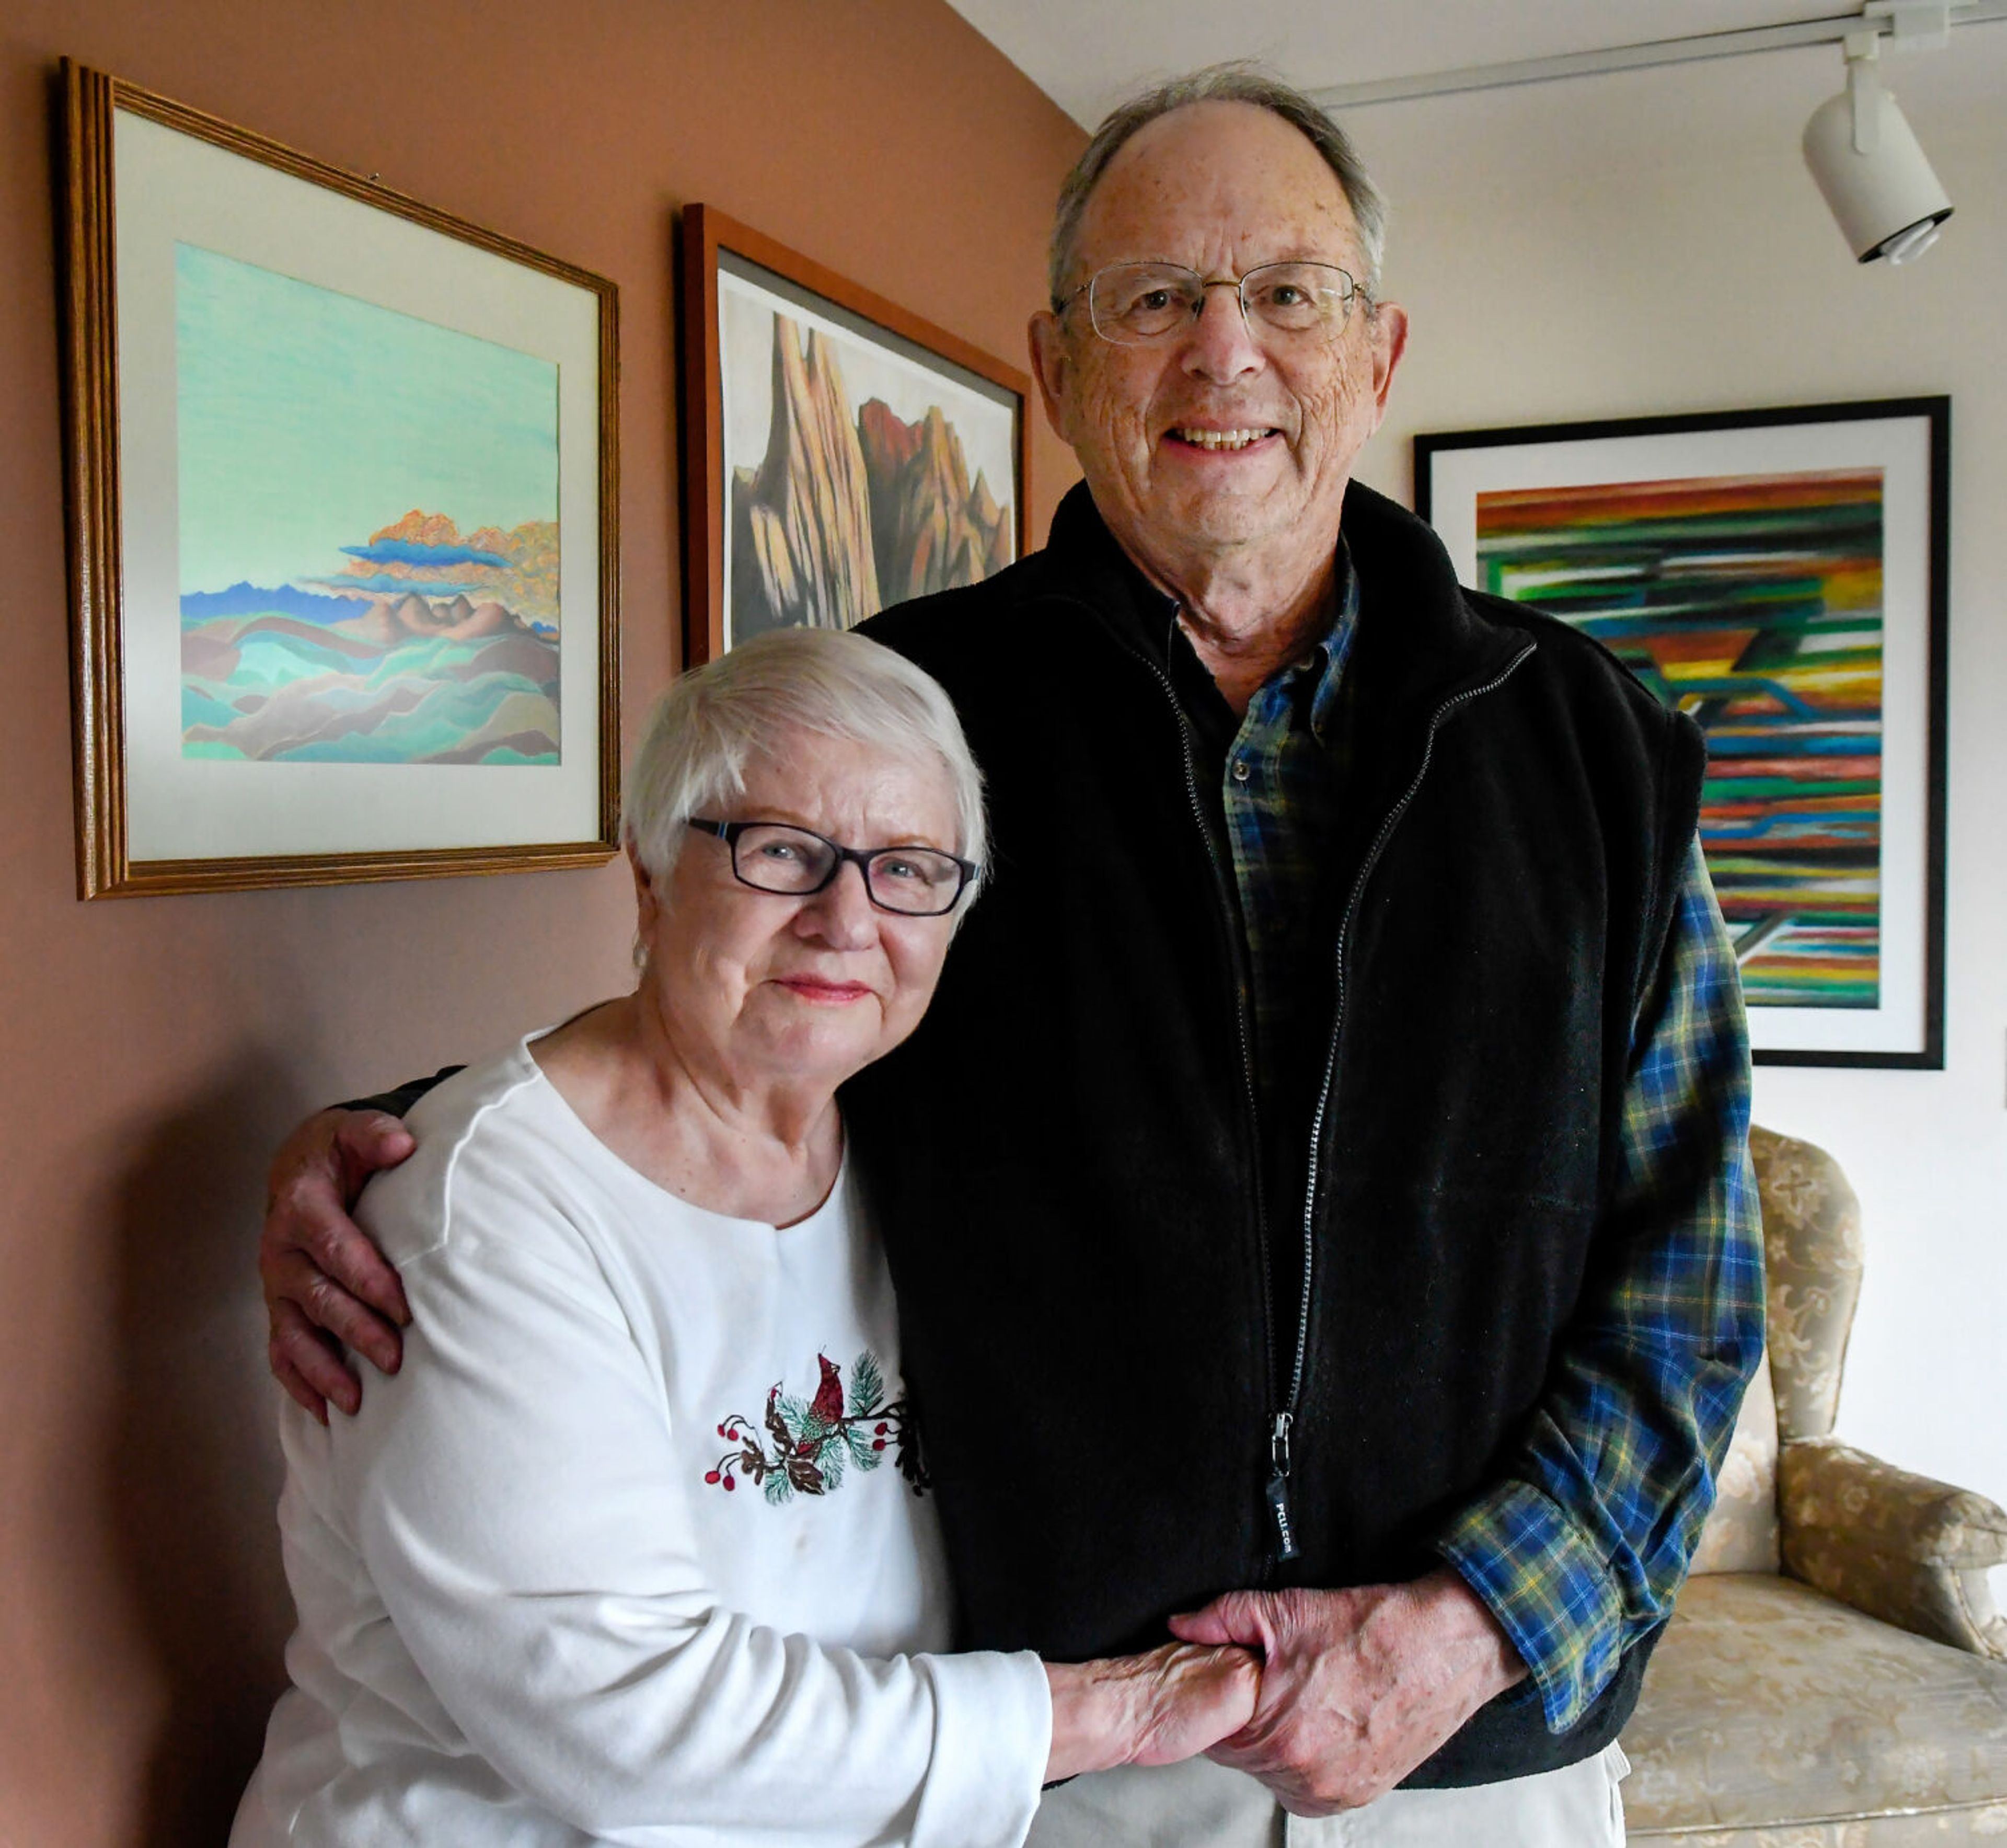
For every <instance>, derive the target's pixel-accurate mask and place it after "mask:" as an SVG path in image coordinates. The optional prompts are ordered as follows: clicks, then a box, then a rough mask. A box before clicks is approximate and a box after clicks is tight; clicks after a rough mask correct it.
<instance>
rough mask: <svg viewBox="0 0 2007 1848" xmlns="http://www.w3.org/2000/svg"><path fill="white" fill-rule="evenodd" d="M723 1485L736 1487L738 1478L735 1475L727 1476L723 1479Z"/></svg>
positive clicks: (729, 1487) (731, 1487) (730, 1487)
mask: <svg viewBox="0 0 2007 1848" xmlns="http://www.w3.org/2000/svg"><path fill="white" fill-rule="evenodd" d="M738 1486H739V1479H738V1478H737V1477H736V1476H727V1477H726V1478H725V1487H726V1488H728V1489H736V1488H737V1487H738Z"/></svg>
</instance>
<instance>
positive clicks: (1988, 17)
mask: <svg viewBox="0 0 2007 1848" xmlns="http://www.w3.org/2000/svg"><path fill="white" fill-rule="evenodd" d="M1944 10H1945V12H1947V14H1948V16H1949V23H1950V24H1952V25H1953V26H1979V25H1985V24H1988V23H1991V22H1993V21H1995V20H2002V19H2007V0H1967V3H1966V5H1954V6H1951V7H1949V8H1947V9H1944ZM1863 32H1873V33H1875V34H1877V35H1878V36H1882V37H1898V36H1899V34H1900V32H1901V27H1899V24H1898V23H1897V15H1896V12H1895V10H1893V9H1892V11H1891V12H1879V13H1878V12H1875V10H1874V9H1870V10H1869V12H1868V16H1865V17H1864V16H1863V15H1862V14H1861V13H1860V12H1847V13H1836V14H1834V15H1832V16H1831V17H1829V18H1825V19H1794V20H1791V21H1789V22H1787V23H1785V24H1783V25H1780V26H1748V27H1741V28H1740V29H1738V30H1735V31H1733V32H1701V33H1695V34H1692V35H1691V37H1686V38H1661V39H1653V40H1650V41H1648V42H1646V43H1645V44H1636V45H1610V46H1608V47H1607V48H1604V49H1603V50H1600V51H1568V52H1564V53H1563V54H1562V55H1561V56H1559V57H1556V58H1514V59H1512V60H1511V61H1510V62H1507V63H1504V64H1478V65H1469V66H1467V67H1466V68H1465V69H1462V70H1452V71H1435V72H1428V73H1425V74H1423V75H1422V76H1413V77H1387V78H1383V79H1381V80H1379V81H1378V82H1377V83H1339V84H1334V85H1332V86H1331V87H1328V88H1326V89H1322V90H1317V91H1315V92H1314V95H1315V96H1316V97H1317V101H1319V102H1321V103H1322V104H1324V106H1325V107H1326V108H1330V109H1358V108H1365V107H1366V106H1367V105H1369V104H1374V103H1405V102H1411V101H1415V100H1416V99H1418V98H1420V97H1436V96H1454V95H1456V94H1459V93H1461V92H1464V91H1468V90H1506V89H1511V88H1513V87H1516V86H1517V85H1519V84H1522V83H1552V82H1554V81H1555V80H1557V79H1559V78H1562V77H1593V76H1603V75H1605V74H1606V73H1607V72H1611V71H1636V70H1649V69H1652V68H1653V66H1655V65H1668V64H1700V63H1704V62H1707V61H1709V60H1710V59H1712V58H1744V57H1747V56H1748V55H1751V53H1753V52H1757V51H1794V50H1796V49H1797V48H1798V47H1800V46H1801V45H1836V44H1844V43H1845V42H1846V41H1847V38H1848V37H1850V35H1853V34H1860V33H1863Z"/></svg>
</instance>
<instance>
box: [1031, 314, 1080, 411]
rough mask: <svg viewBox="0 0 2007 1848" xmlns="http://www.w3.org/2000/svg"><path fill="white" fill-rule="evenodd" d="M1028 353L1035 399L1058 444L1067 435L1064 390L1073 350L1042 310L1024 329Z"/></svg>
mask: <svg viewBox="0 0 2007 1848" xmlns="http://www.w3.org/2000/svg"><path fill="white" fill-rule="evenodd" d="M1025 340H1026V341H1027V342H1028V344H1029V345H1030V347H1031V350H1032V377H1034V378H1035V379H1036V380H1038V381H1039V400H1040V401H1041V402H1042V403H1043V405H1045V407H1046V422H1048V423H1049V424H1050V425H1051V426H1053V435H1054V436H1056V437H1058V438H1059V440H1060V441H1061V442H1062V443H1067V442H1071V440H1072V439H1071V437H1070V436H1068V435H1067V423H1066V402H1067V387H1069V386H1070V385H1071V383H1072V382H1073V347H1072V342H1071V340H1070V339H1069V338H1068V337H1067V330H1066V323H1064V322H1063V321H1062V320H1060V317H1059V316H1057V315H1056V314H1054V313H1053V311H1052V310H1051V309H1049V308H1042V309H1039V312H1038V313H1036V314H1035V315H1033V316H1032V319H1031V321H1030V323H1029V324H1028V326H1027V327H1025Z"/></svg>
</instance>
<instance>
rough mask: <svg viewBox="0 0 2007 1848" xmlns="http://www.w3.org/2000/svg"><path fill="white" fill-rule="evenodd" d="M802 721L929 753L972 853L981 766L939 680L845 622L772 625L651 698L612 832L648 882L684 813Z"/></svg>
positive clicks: (777, 746) (705, 804)
mask: <svg viewBox="0 0 2007 1848" xmlns="http://www.w3.org/2000/svg"><path fill="white" fill-rule="evenodd" d="M803 732H806V733H813V734H815V735H816V736H817V737H826V738H842V739H845V740H848V741H849V742H850V743H852V744H864V745H869V746H872V747H875V748H877V749H879V750H881V751H884V752H886V753H887V754H888V755H889V756H892V757H896V758H903V759H905V760H906V761H909V762H919V763H928V762H933V763H936V764H938V765H940V768H941V770H942V772H943V773H944V775H945V776H946V777H947V782H948V785H949V789H950V792H951V794H952V796H953V797H954V811H955V851H956V852H957V853H959V854H960V855H961V857H962V858H963V859H965V860H974V861H975V863H976V864H977V865H979V866H980V865H982V863H983V860H984V857H985V855H986V853H987V852H988V850H989V830H988V826H987V824H986V822H985V819H984V816H983V811H982V772H981V771H980V770H979V769H977V768H976V763H975V758H974V757H973V756H972V754H970V751H969V748H968V740H967V739H966V738H965V737H963V736H962V731H961V720H960V719H958V718H956V717H955V715H954V707H953V706H952V705H951V704H950V703H949V701H948V697H947V694H946V693H944V692H943V691H942V690H941V687H940V682H939V681H937V680H935V679H934V678H933V676H932V675H930V674H928V673H923V672H922V670H920V669H919V668H917V667H915V666H914V665H913V664H912V663H911V662H910V661H908V660H907V659H905V657H904V656H903V655H897V654H894V652H892V650H891V649H890V648H886V647H884V646H882V645H880V644H879V643H877V642H875V641H871V640H870V639H869V638H868V637H866V636H862V635H859V634H854V633H852V631H848V630H843V629H776V630H774V631H771V632H770V633H769V634H764V635H758V636H755V637H753V638H752V639H751V640H750V641H742V642H741V643H740V644H739V646H738V647H736V648H733V649H732V650H730V651H729V652H727V653H725V654H723V655H720V656H719V657H718V659H716V660H714V661H709V662H707V663H705V664H704V666H701V667H697V668H693V669H692V670H690V672H689V673H685V674H683V675H680V676H679V677H677V679H676V680H674V681H673V682H672V683H671V684H670V687H669V690H668V691H667V692H666V693H665V694H663V695H662V697H661V698H660V699H659V700H658V701H656V702H655V709H654V712H653V713H652V714H651V716H650V718H649V720H648V724H647V730H645V731H644V733H642V737H641V742H640V747H639V748H638V749H637V751H635V753H634V761H633V765H632V767H631V768H630V769H629V771H628V773H627V789H626V800H624V802H623V804H622V805H621V815H620V832H621V838H622V839H623V841H625V842H626V843H628V844H629V845H630V846H632V847H633V850H634V854H635V857H636V858H637V859H638V860H640V863H641V867H642V870H643V871H644V872H646V873H647V875H648V877H649V879H650V881H651V882H652V883H654V885H656V886H657V888H658V889H660V887H661V881H662V880H663V879H664V878H666V877H667V875H668V872H669V871H670V869H671V868H672V867H674V866H675V863H676V855H677V853H679V851H680V850H682V847H683V841H684V839H685V836H686V832H687V830H686V827H685V823H686V822H688V821H689V820H690V818H691V817H692V816H693V815H701V814H706V813H707V811H710V810H711V809H713V808H714V807H717V805H718V804H719V803H720V802H721V801H725V800H728V799H729V798H731V797H735V796H737V795H739V794H740V793H742V792H743V790H745V787H746V765H748V764H749V763H750V762H752V761H753V759H754V758H760V757H771V755H773V754H774V753H775V751H777V750H781V751H784V750H785V748H786V746H787V743H788V739H789V738H790V737H791V736H792V735H793V734H795V733H803ZM971 896H973V892H972V894H971ZM964 908H966V901H965V906H964Z"/></svg>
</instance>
